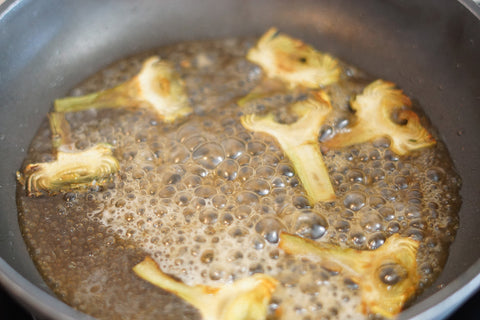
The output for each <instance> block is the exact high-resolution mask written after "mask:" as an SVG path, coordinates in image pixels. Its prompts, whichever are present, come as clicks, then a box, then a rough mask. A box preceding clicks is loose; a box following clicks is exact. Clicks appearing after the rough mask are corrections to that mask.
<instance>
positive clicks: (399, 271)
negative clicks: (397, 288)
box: [378, 263, 407, 286]
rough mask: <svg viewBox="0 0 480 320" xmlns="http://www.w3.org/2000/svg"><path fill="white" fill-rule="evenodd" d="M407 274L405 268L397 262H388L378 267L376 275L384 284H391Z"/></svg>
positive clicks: (394, 283)
mask: <svg viewBox="0 0 480 320" xmlns="http://www.w3.org/2000/svg"><path fill="white" fill-rule="evenodd" d="M406 276H407V270H405V268H404V267H402V266H401V265H399V264H396V263H388V264H385V265H382V266H381V267H380V271H379V273H378V277H379V278H380V280H381V281H382V282H383V283H385V284H386V285H389V286H393V285H396V284H397V283H399V282H400V281H401V280H403V279H404V278H405V277H406Z"/></svg>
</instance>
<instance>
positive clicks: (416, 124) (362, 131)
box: [325, 80, 436, 155]
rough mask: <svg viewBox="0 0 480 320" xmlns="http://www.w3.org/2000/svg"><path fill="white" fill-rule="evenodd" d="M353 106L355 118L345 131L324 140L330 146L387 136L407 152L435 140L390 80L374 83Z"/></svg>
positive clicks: (400, 151)
mask: <svg viewBox="0 0 480 320" xmlns="http://www.w3.org/2000/svg"><path fill="white" fill-rule="evenodd" d="M351 107H352V109H353V110H354V111H355V117H356V121H355V122H354V124H353V125H352V127H350V128H347V130H346V131H345V132H339V133H337V134H336V135H335V136H334V137H333V138H332V139H330V140H327V141H325V145H326V146H327V147H330V148H342V147H347V146H351V145H354V144H359V143H364V142H367V141H373V140H375V139H377V138H380V137H388V138H390V140H391V145H390V148H391V149H392V150H393V151H394V152H396V153H397V154H399V155H405V154H407V153H409V152H410V151H413V150H416V149H420V148H425V147H430V146H433V145H434V144H435V143H436V142H435V139H434V138H433V137H432V135H431V134H430V133H429V132H428V131H427V129H425V128H424V127H423V126H422V124H421V123H420V118H419V116H418V115H417V114H416V113H415V112H414V111H413V110H411V109H410V107H411V101H410V99H409V98H408V97H407V96H406V95H404V94H403V92H402V91H401V90H398V89H395V85H394V84H393V83H391V82H387V81H383V80H377V81H374V82H372V83H371V84H369V85H368V86H367V87H366V88H365V89H364V90H363V93H362V94H360V95H358V96H357V97H356V98H355V99H354V100H352V102H351Z"/></svg>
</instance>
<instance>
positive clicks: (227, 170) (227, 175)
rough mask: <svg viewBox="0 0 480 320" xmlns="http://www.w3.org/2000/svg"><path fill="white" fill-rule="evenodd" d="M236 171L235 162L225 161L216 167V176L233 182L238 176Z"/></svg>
mask: <svg viewBox="0 0 480 320" xmlns="http://www.w3.org/2000/svg"><path fill="white" fill-rule="evenodd" d="M238 170H239V167H238V164H237V162H235V161H234V160H231V159H227V160H225V161H223V162H222V163H221V164H220V165H219V166H218V167H217V175H218V176H219V177H222V178H224V179H226V180H235V178H236V177H237V175H238Z"/></svg>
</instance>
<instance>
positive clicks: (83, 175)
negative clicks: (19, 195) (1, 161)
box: [17, 144, 119, 196]
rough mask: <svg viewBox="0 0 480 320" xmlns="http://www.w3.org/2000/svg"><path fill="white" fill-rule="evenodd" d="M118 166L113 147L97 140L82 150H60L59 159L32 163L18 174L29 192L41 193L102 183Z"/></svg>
mask: <svg viewBox="0 0 480 320" xmlns="http://www.w3.org/2000/svg"><path fill="white" fill-rule="evenodd" d="M118 169H119V163H118V161H117V159H115V157H113V156H112V147H111V146H110V145H108V144H97V145H95V146H94V147H92V148H89V149H86V150H83V151H68V152H67V151H65V152H63V151H58V152H57V160H55V161H52V162H43V163H32V164H29V165H27V167H26V168H25V170H24V172H23V174H21V173H20V172H17V178H18V180H19V182H20V183H21V184H23V185H25V187H26V190H27V193H28V195H29V196H41V195H42V194H44V193H48V194H56V193H58V192H67V191H72V190H80V189H87V188H89V187H93V186H95V185H102V184H104V183H106V182H107V181H109V180H110V178H111V177H112V175H113V174H114V173H115V172H117V171H118Z"/></svg>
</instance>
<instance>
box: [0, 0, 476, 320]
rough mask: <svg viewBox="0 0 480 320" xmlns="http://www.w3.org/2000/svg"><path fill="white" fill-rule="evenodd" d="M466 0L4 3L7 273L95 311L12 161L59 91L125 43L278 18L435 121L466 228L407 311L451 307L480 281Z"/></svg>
mask: <svg viewBox="0 0 480 320" xmlns="http://www.w3.org/2000/svg"><path fill="white" fill-rule="evenodd" d="M462 2H463V3H464V4H465V5H466V6H468V8H467V7H466V6H463V5H462V4H461V3H459V2H455V1H448V0H445V1H443V0H442V1H440V0H417V1H415V0H410V1H394V0H368V1H367V0H364V1H356V0H342V1H339V0H326V1H309V0H302V1H299V0H296V1H288V0H277V1H274V0H262V1H258V0H255V1H254V0H231V1H225V0H224V1H216V0H203V1H198V0H181V1H179V0H163V1H160V0H158V1H155V0H151V1H149V0H137V1H131V0H104V1H101V2H99V1H60V0H50V1H33V0H25V1H12V0H10V1H8V0H7V1H6V2H4V3H3V4H2V5H1V6H0V155H1V160H0V257H1V258H0V283H1V284H2V286H4V287H5V288H6V290H8V291H9V292H10V293H11V294H12V295H13V296H14V297H15V298H16V299H18V300H19V301H20V302H21V303H22V304H23V305H24V306H26V307H27V308H29V309H30V310H33V312H35V313H36V314H38V315H40V316H44V317H47V318H58V319H89V318H90V317H89V316H87V315H84V314H82V313H80V312H78V311H76V310H73V309H72V308H70V307H68V306H67V305H65V304H64V303H62V302H61V301H59V300H57V299H56V298H55V297H54V296H53V295H52V293H51V291H50V290H49V289H48V288H47V287H46V285H45V283H44V282H43V281H42V279H41V277H40V276H39V274H38V272H37V271H36V269H35V267H34V265H33V263H32V261H31V260H30V258H29V255H28V253H27V250H26V247H25V244H24V242H23V239H22V237H21V234H20V230H19V227H18V221H17V213H16V204H15V184H16V182H15V177H14V172H15V171H16V170H18V169H19V167H20V164H21V162H22V159H23V158H24V156H25V153H26V150H27V148H28V144H29V142H30V140H31V139H32V137H33V136H34V135H35V132H36V130H37V128H38V126H39V124H40V122H41V120H42V119H43V118H44V117H45V114H46V113H47V111H48V110H49V109H50V108H51V102H52V101H53V100H54V99H55V98H57V97H60V96H64V95H65V94H66V93H67V92H68V90H69V89H70V88H72V87H73V86H74V85H75V84H77V83H78V82H79V81H81V80H82V79H84V78H86V77H87V76H89V75H91V74H93V73H94V72H95V71H96V70H99V69H101V68H102V67H104V66H106V65H107V64H109V63H111V62H113V61H115V60H117V59H119V58H122V57H124V56H127V55H131V54H134V53H138V52H141V51H145V50H148V49H152V48H155V47H158V46H160V45H163V44H168V43H173V42H177V41H186V40H194V39H195V40H198V39H209V38H218V37H227V36H246V35H260V34H262V33H263V32H264V31H265V30H266V29H267V28H269V27H270V26H276V27H278V28H279V29H280V30H282V31H284V32H286V33H289V34H291V35H292V36H295V37H299V38H302V39H305V41H306V42H308V43H311V44H312V45H314V46H315V47H317V48H319V49H320V50H322V51H327V52H330V53H332V54H333V55H335V56H338V57H340V58H341V59H343V60H344V61H347V62H349V63H352V64H354V65H356V66H358V67H360V68H362V69H364V70H366V71H368V72H370V73H371V74H373V75H375V76H376V77H378V78H384V79H387V80H390V81H393V82H395V83H397V84H398V85H399V86H400V87H401V88H402V89H403V90H404V91H405V92H406V93H407V94H408V95H409V96H411V97H413V98H415V99H416V100H417V101H418V102H419V103H420V104H421V105H422V106H423V107H424V109H425V111H426V113H427V115H428V116H429V117H430V119H431V121H432V122H433V124H434V125H435V126H436V127H437V128H438V129H439V132H440V134H441V137H442V139H443V140H444V141H445V143H446V144H447V146H448V148H449V150H450V153H451V155H452V157H453V159H454V163H455V166H456V168H457V170H458V172H459V174H460V175H461V176H462V178H463V187H462V190H461V196H462V199H463V205H462V208H461V211H460V213H459V215H460V228H459V230H458V233H457V238H456V240H455V242H454V243H453V245H452V246H451V253H450V256H449V259H448V261H447V264H446V266H445V269H444V272H443V273H442V274H441V276H440V277H439V278H438V280H437V281H436V283H435V284H434V285H433V286H432V287H431V288H430V289H428V290H426V291H425V292H424V293H423V294H422V295H421V296H420V297H419V298H418V300H417V302H416V303H415V304H414V305H413V306H412V307H411V308H409V309H407V310H406V311H404V312H403V313H402V314H401V315H400V317H399V318H400V319H409V318H412V319H442V318H444V317H447V316H448V314H450V313H451V312H452V311H453V310H454V309H455V308H456V307H458V306H459V305H460V304H461V303H462V302H464V301H465V300H466V299H467V298H468V297H469V296H470V295H471V294H473V293H474V292H475V291H476V290H477V288H479V287H480V260H479V258H480V246H479V245H478V243H479V241H480V185H479V181H480V170H479V163H480V144H479V142H478V138H479V137H480V126H479V125H478V124H479V123H480V21H478V18H476V17H475V14H476V15H477V16H479V17H480V15H479V10H478V8H477V7H476V6H475V4H474V3H473V2H472V1H470V0H464V1H462ZM472 13H473V14H472Z"/></svg>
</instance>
